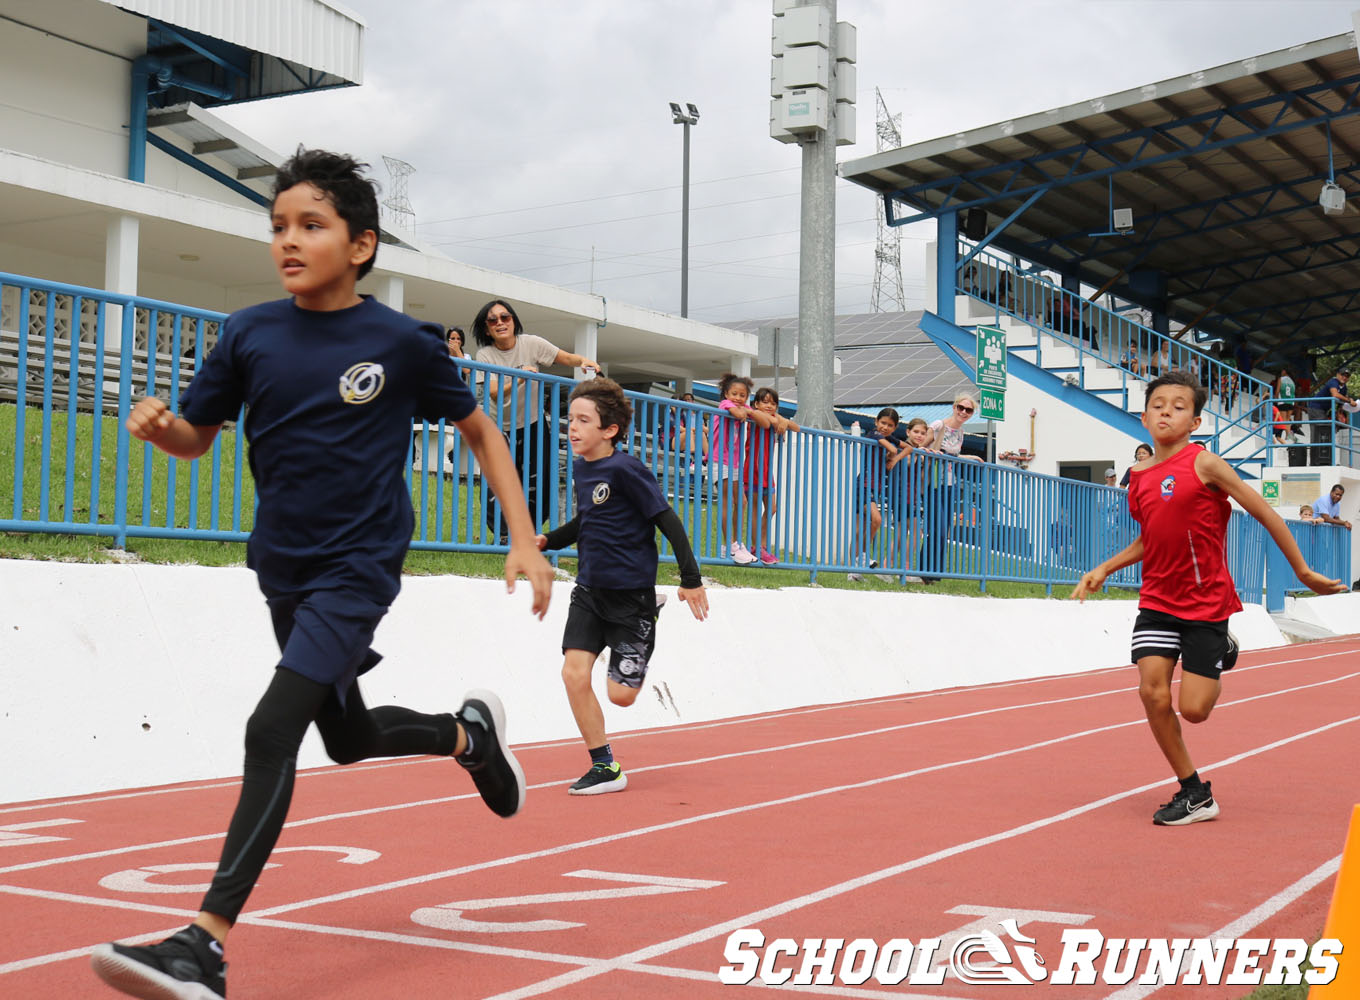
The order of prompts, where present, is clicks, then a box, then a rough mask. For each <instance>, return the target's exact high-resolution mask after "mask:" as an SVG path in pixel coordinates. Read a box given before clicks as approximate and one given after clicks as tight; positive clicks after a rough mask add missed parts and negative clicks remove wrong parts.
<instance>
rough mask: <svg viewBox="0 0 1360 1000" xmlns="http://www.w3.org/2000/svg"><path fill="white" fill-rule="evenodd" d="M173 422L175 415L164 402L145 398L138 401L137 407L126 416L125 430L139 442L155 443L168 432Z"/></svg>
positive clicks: (154, 398) (151, 397) (148, 397)
mask: <svg viewBox="0 0 1360 1000" xmlns="http://www.w3.org/2000/svg"><path fill="white" fill-rule="evenodd" d="M174 422H175V415H174V414H173V413H171V412H170V408H169V407H167V406H166V405H165V401H164V400H162V399H157V398H156V397H155V396H147V397H146V398H145V399H140V400H138V401H137V405H136V406H134V407H133V408H132V412H131V413H129V414H128V418H127V429H128V433H129V434H131V435H132V436H133V437H135V438H137V439H138V440H139V441H155V440H156V438H158V437H160V436H161V434H163V433H164V432H165V431H167V430H169V428H170V425H171V424H173V423H174Z"/></svg>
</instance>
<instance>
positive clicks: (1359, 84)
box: [840, 34, 1360, 353]
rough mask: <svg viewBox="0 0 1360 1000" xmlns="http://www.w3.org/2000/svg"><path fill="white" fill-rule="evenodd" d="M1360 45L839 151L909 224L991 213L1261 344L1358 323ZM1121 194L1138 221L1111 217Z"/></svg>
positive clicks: (1284, 56)
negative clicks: (1340, 207) (1160, 281)
mask: <svg viewBox="0 0 1360 1000" xmlns="http://www.w3.org/2000/svg"><path fill="white" fill-rule="evenodd" d="M1357 90H1360V61H1357V56H1356V49H1355V39H1354V36H1353V35H1351V34H1344V35H1337V36H1334V37H1332V38H1325V39H1322V40H1320V41H1315V42H1310V43H1307V44H1305V45H1298V46H1294V47H1292V48H1289V49H1282V50H1280V51H1277V52H1272V53H1268V54H1266V55H1260V56H1254V57H1252V58H1249V59H1243V60H1241V61H1239V62H1234V63H1229V64H1227V65H1224V66H1219V67H1217V68H1215V69H1210V70H1206V71H1203V72H1198V73H1192V74H1189V75H1187V76H1182V77H1177V78H1175V79H1172V80H1165V81H1162V82H1159V83H1152V84H1147V85H1146V86H1142V87H1138V88H1136V89H1133V90H1127V91H1124V92H1122V93H1117V94H1110V95H1108V96H1105V97H1099V98H1095V99H1092V100H1089V101H1083V102H1081V103H1079V104H1073V105H1069V106H1068V107H1063V108H1054V109H1052V110H1049V111H1044V112H1041V113H1039V114H1033V115H1029V116H1026V117H1023V118H1018V119H1015V120H1013V121H1008V122H1001V123H998V124H995V125H990V126H987V127H985V128H979V129H974V130H972V131H967V132H961V133H958V134H957V135H952V136H946V137H943V138H939V139H934V140H931V141H929V142H923V143H919V144H916V145H912V146H906V147H903V148H900V149H894V150H887V151H885V152H882V153H877V154H875V155H872V156H866V157H862V158H859V159H855V160H850V161H847V162H845V163H842V164H841V166H840V174H841V176H842V177H844V178H846V179H847V180H850V181H853V182H854V183H856V184H860V185H862V186H864V187H867V188H870V189H872V190H874V191H876V192H878V193H880V194H882V195H884V196H885V207H886V210H887V212H888V215H889V220H890V221H891V222H893V223H894V224H904V223H908V222H911V221H915V219H918V218H921V219H923V218H933V217H936V216H938V215H939V214H941V213H942V212H946V211H951V210H953V211H958V212H960V213H961V214H960V223H961V224H962V220H963V219H964V217H966V215H967V213H968V211H969V210H970V209H980V210H982V211H983V212H985V213H986V222H987V225H986V231H987V234H988V235H987V236H986V237H984V238H983V242H984V243H990V245H991V246H992V247H993V248H994V249H996V250H999V251H1003V252H1006V253H1011V254H1015V255H1017V256H1019V257H1021V258H1024V259H1025V260H1028V261H1031V262H1033V263H1035V264H1038V265H1042V266H1043V267H1045V268H1051V269H1054V270H1057V271H1060V272H1062V273H1064V274H1070V275H1076V276H1079V277H1080V278H1081V279H1082V280H1083V281H1084V282H1086V283H1087V284H1088V285H1090V286H1093V287H1095V288H1097V289H1100V290H1101V291H1111V292H1114V293H1115V294H1117V295H1119V296H1121V297H1123V298H1127V299H1129V300H1131V301H1135V302H1138V303H1140V304H1142V305H1145V306H1148V307H1149V308H1153V309H1155V308H1156V303H1155V301H1153V300H1152V299H1153V296H1152V295H1150V294H1149V293H1148V291H1147V286H1146V285H1141V284H1140V283H1139V282H1140V280H1141V279H1135V283H1134V284H1132V285H1131V283H1130V276H1131V275H1133V274H1135V273H1137V272H1145V271H1160V272H1162V273H1164V274H1165V275H1166V276H1167V282H1168V286H1167V289H1166V294H1167V305H1166V312H1167V313H1168V314H1169V315H1170V316H1171V317H1172V318H1173V319H1175V320H1178V321H1180V322H1181V323H1184V324H1188V325H1195V326H1196V327H1197V328H1198V329H1199V330H1200V331H1202V332H1212V333H1216V334H1219V335H1223V336H1226V337H1228V338H1229V339H1232V340H1239V339H1241V338H1243V337H1247V338H1248V339H1249V342H1250V343H1252V344H1253V345H1255V346H1256V347H1257V348H1258V349H1265V350H1268V349H1271V348H1278V347H1279V346H1280V345H1282V344H1284V343H1289V344H1290V345H1291V353H1294V352H1297V351H1298V350H1300V349H1302V348H1308V347H1319V346H1333V345H1335V344H1336V343H1337V342H1338V341H1340V340H1342V339H1349V338H1350V337H1352V336H1353V335H1354V334H1353V330H1354V327H1355V325H1356V324H1355V306H1356V303H1357V301H1358V300H1360V265H1357V263H1356V260H1355V258H1356V253H1357V251H1358V250H1360V234H1357V227H1356V214H1357V205H1356V204H1354V203H1350V204H1347V205H1346V207H1345V210H1344V214H1341V215H1328V214H1325V213H1324V211H1323V209H1322V208H1321V207H1320V205H1319V193H1320V191H1321V189H1322V187H1323V184H1324V183H1325V182H1327V181H1328V180H1329V178H1334V180H1335V183H1336V184H1338V185H1339V186H1340V187H1341V188H1342V189H1344V190H1345V191H1346V192H1347V193H1348V194H1354V193H1355V192H1356V191H1357V190H1360V101H1358V100H1357ZM1112 208H1130V209H1132V210H1133V229H1132V231H1131V232H1130V233H1128V234H1127V235H1125V234H1116V233H1114V232H1112V230H1113V228H1114V227H1113V226H1112V212H1111V210H1112Z"/></svg>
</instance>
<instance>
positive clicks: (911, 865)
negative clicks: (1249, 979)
mask: <svg viewBox="0 0 1360 1000" xmlns="http://www.w3.org/2000/svg"><path fill="white" fill-rule="evenodd" d="M1353 722H1360V715H1355V716H1351V717H1350V718H1348V719H1340V720H1338V721H1336V722H1331V723H1328V724H1327V725H1325V726H1319V727H1318V728H1316V729H1310V730H1308V731H1307V732H1303V733H1297V734H1295V735H1294V736H1287V737H1285V738H1284V739H1279V740H1274V741H1273V742H1270V743H1266V744H1264V745H1262V746H1259V747H1255V748H1253V749H1251V750H1245V751H1243V752H1241V753H1238V754H1234V755H1233V756H1231V757H1226V758H1224V759H1223V760H1220V761H1218V762H1216V763H1214V764H1210V765H1209V767H1210V768H1224V767H1229V766H1231V765H1233V764H1236V763H1239V762H1240V761H1243V760H1246V759H1248V758H1250V757H1255V756H1258V755H1259V754H1263V753H1268V752H1269V751H1271V750H1276V749H1279V748H1280V747H1282V746H1286V745H1288V744H1290V743H1294V742H1297V741H1299V740H1303V739H1307V738H1309V737H1312V736H1316V735H1318V734H1320V733H1325V732H1327V731H1329V730H1332V729H1336V728H1338V727H1340V726H1344V725H1349V724H1350V723H1353ZM1165 784H1166V781H1165V780H1162V781H1156V782H1153V783H1151V784H1147V785H1142V786H1140V787H1138V788H1130V789H1127V790H1125V791H1123V792H1118V793H1116V794H1114V795H1109V796H1106V797H1105V798H1103V799H1097V800H1095V801H1093V802H1088V803H1085V804H1083V805H1080V806H1076V807H1074V808H1072V809H1067V810H1065V811H1063V812H1060V813H1055V814H1054V815H1052V816H1048V817H1045V818H1044V819H1039V820H1034V821H1033V822H1030V823H1024V824H1022V825H1020V826H1015V827H1012V828H1010V829H1009V830H1003V831H1001V832H1000V833H994V834H991V835H990V836H986V837H979V838H977V839H976V840H970V841H968V842H967V843H963V844H958V845H956V846H954V847H948V848H945V849H943V850H939V851H935V852H933V853H931V854H927V855H923V856H922V857H919V858H915V859H913V860H911V861H907V862H903V863H902V864H897V865H892V866H891V867H888V868H882V869H879V870H878V871H876V872H870V873H868V874H866V875H860V876H858V877H856V878H853V879H848V880H846V881H844V882H839V883H837V884H835V885H831V886H827V887H826V888H824V889H819V890H817V891H815V892H810V893H806V894H804V895H802V896H797V897H795V898H793V899H789V900H785V901H784V902H782V903H775V904H774V905H772V906H767V907H763V908H762V909H759V910H754V911H752V912H750V913H745V914H743V915H741V916H739V917H734V918H732V919H730V920H725V921H723V922H722V923H718V924H712V925H710V926H708V927H705V928H703V929H701V930H697V931H693V932H691V933H689V934H684V935H681V936H680V937H675V938H671V939H670V940H668V941H659V942H657V943H656V944H653V945H649V946H647V947H645V948H639V949H637V950H635V951H631V952H629V953H628V954H626V955H620V956H619V957H618V958H615V959H611V960H609V961H607V962H602V963H600V964H599V965H597V966H596V967H593V968H591V969H576V970H573V971H571V972H565V973H562V974H561V975H558V976H553V977H551V978H549V979H544V980H541V981H539V982H537V983H530V984H529V985H527V986H523V987H520V988H519V989H514V990H510V991H508V992H504V993H497V994H494V995H493V996H490V997H486V998H484V1000H526V998H527V997H534V996H541V995H542V994H544V993H550V992H552V991H553V990H556V989H559V988H561V987H564V986H571V985H574V984H576V983H580V982H584V981H585V980H587V979H591V978H594V977H596V976H600V975H605V974H606V973H608V972H610V971H614V970H615V969H618V968H622V966H623V965H626V964H630V963H636V962H646V961H648V960H649V959H652V958H656V957H658V956H660V955H666V954H669V953H671V952H675V951H679V950H681V949H683V948H688V947H690V946H691V945H696V944H703V943H704V942H706V941H711V940H712V939H714V938H718V937H723V936H725V935H727V934H730V933H731V932H732V931H735V930H740V929H741V928H743V927H756V926H759V925H760V923H762V922H763V921H766V920H770V919H773V918H776V917H782V916H784V915H785V914H788V913H791V912H793V911H794V910H800V909H803V908H804V907H807V906H812V905H814V904H816V903H821V902H825V901H826V900H828V899H833V898H835V897H837V896H842V895H845V894H846V893H849V892H854V891H855V890H857V889H862V888H864V887H866V886H869V885H873V884H875V883H877V882H882V881H883V880H885V879H889V878H893V877H895V876H897V875H901V874H903V873H905V872H909V871H914V870H916V869H918V868H923V867H925V866H927V865H931V864H934V863H935V862H937V861H945V860H948V859H950V858H954V857H957V856H958V855H960V854H965V853H967V852H969V851H974V850H977V849H979V848H982V847H990V846H991V845H993V844H998V843H1001V842H1002V841H1006V840H1011V839H1013V838H1015V837H1019V836H1023V835H1024V834H1027V833H1032V832H1034V831H1035V830H1040V829H1043V828H1044V827H1047V826H1052V825H1054V824H1057V823H1061V822H1064V821H1066V820H1069V819H1074V818H1076V817H1078V816H1082V815H1084V814H1085V813H1088V812H1091V811H1092V810H1094V809H1099V808H1102V807H1103V806H1107V805H1110V804H1112V803H1114V802H1119V801H1121V800H1123V799H1127V798H1131V797H1133V796H1135V795H1141V794H1143V793H1144V792H1148V791H1152V790H1153V789H1156V788H1160V787H1162V786H1164V785H1165ZM1324 867H1325V866H1324ZM1319 870H1320V869H1319ZM716 974H717V970H716V969H715V970H714V976H715V979H716Z"/></svg>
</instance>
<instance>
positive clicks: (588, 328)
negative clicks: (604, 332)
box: [572, 320, 606, 382]
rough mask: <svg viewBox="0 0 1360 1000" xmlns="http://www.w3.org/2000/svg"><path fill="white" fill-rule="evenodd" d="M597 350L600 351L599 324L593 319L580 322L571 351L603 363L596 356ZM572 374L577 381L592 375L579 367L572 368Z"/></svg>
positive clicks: (602, 373)
mask: <svg viewBox="0 0 1360 1000" xmlns="http://www.w3.org/2000/svg"><path fill="white" fill-rule="evenodd" d="M599 351H600V328H599V326H597V325H596V324H595V322H594V321H593V320H592V321H589V322H586V323H582V324H581V325H580V326H578V327H577V328H576V341H575V343H574V344H573V346H572V352H573V353H575V354H579V355H581V357H583V358H589V359H590V360H592V361H599V362H600V364H604V362H603V361H600V359H599V357H598V356H597V355H598V354H599ZM600 374H601V375H604V374H606V373H605V372H600ZM572 376H573V377H574V378H575V379H576V380H577V381H578V382H579V381H581V380H582V379H585V378H590V377H593V376H588V375H587V374H586V373H585V371H583V370H582V369H580V368H573V369H572Z"/></svg>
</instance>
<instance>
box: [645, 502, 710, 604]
mask: <svg viewBox="0 0 1360 1000" xmlns="http://www.w3.org/2000/svg"><path fill="white" fill-rule="evenodd" d="M652 523H653V524H654V525H656V526H657V527H658V528H660V529H661V533H662V534H663V535H665V536H666V541H668V542H670V543H671V551H673V552H674V553H675V561H676V562H677V563H679V564H680V586H682V587H684V588H685V589H686V590H692V589H694V588H695V587H702V586H703V585H704V581H703V578H702V577H700V576H699V563H698V562H697V561H696V560H695V558H694V550H693V549H692V548H690V545H689V536H688V535H686V534H685V526H684V525H683V524H682V523H681V522H680V518H679V517H677V516H676V514H675V511H673V510H671V509H670V508H669V507H667V508H666V509H665V510H663V511H662V512H661V513H660V514H658V515H656V517H654V518H652Z"/></svg>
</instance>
